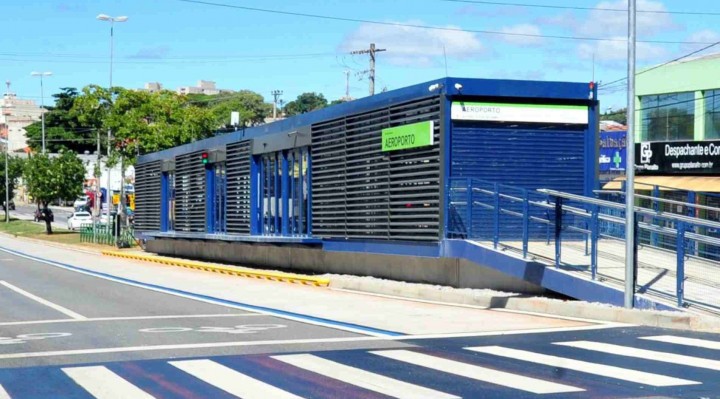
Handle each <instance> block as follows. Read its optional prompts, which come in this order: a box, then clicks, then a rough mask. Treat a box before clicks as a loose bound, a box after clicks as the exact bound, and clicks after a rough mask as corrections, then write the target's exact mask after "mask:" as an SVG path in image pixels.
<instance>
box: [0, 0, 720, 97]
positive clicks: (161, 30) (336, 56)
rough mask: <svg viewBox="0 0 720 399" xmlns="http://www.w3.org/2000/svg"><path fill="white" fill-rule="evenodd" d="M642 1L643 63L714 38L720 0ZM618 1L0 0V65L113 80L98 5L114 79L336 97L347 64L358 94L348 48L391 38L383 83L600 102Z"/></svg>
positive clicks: (613, 68)
mask: <svg viewBox="0 0 720 399" xmlns="http://www.w3.org/2000/svg"><path fill="white" fill-rule="evenodd" d="M489 3H490V4H489ZM519 3H520V4H521V5H517V4H519ZM637 4H638V11H640V12H639V13H638V17H637V18H638V40H639V41H640V42H639V43H638V46H637V49H638V55H637V63H638V67H639V68H642V67H647V66H652V65H657V64H661V63H663V62H667V61H669V60H672V59H675V58H678V57H681V56H684V55H687V54H689V53H691V52H695V51H697V50H699V49H701V48H703V47H706V46H708V45H709V44H711V43H714V42H718V41H720V4H718V3H717V2H716V1H711V0H692V1H679V0H637ZM530 5H535V6H538V7H531V6H530ZM563 7H571V8H563ZM626 7H627V0H616V1H612V0H611V1H600V2H598V1H590V0H507V1H504V0H496V1H482V2H479V1H473V0H467V1H448V0H295V1H280V0H277V1H274V2H268V1H266V0H201V1H194V0H151V1H148V0H2V7H0V16H1V17H0V18H2V21H3V22H2V28H3V35H0V78H4V79H5V80H6V81H10V82H11V84H12V85H11V90H12V91H13V92H15V93H17V95H18V96H19V97H22V98H30V99H34V100H36V101H38V102H40V97H41V89H40V82H39V78H37V77H32V76H31V72H33V71H37V72H52V73H53V75H52V76H50V77H45V78H44V79H43V84H44V89H43V90H42V93H44V97H45V103H46V104H47V103H52V100H51V99H50V95H51V94H53V93H57V92H59V90H60V88H61V87H75V88H78V89H80V88H82V87H84V86H86V85H89V84H97V85H101V86H108V85H109V84H110V69H111V63H110V42H111V40H110V27H111V26H110V25H111V24H110V23H109V22H103V21H99V20H97V19H96V16H97V15H98V14H107V15H111V16H127V17H128V20H127V22H123V23H115V24H114V37H113V43H114V59H113V62H112V83H113V84H114V85H116V86H123V87H126V88H142V87H143V86H144V84H145V83H147V82H160V83H161V84H162V85H163V87H164V88H167V89H172V90H175V89H177V88H178V87H180V86H193V85H195V84H196V83H197V81H198V80H201V79H202V80H210V81H215V82H216V84H217V87H218V88H221V89H232V90H241V89H249V90H253V91H256V92H258V93H260V94H262V95H263V96H264V98H265V100H266V101H268V102H270V101H271V100H272V95H271V92H272V91H273V90H282V91H283V95H282V96H281V99H282V100H284V102H288V101H291V100H293V99H295V97H297V95H298V94H300V93H303V92H311V91H314V92H320V93H323V94H324V95H325V97H326V98H328V99H329V100H334V99H338V98H340V97H342V96H344V95H345V83H346V81H345V77H346V74H345V72H346V71H349V72H350V95H351V96H352V97H354V98H360V97H364V96H367V95H368V80H367V75H366V74H364V73H363V71H366V70H367V69H368V67H369V65H368V64H369V58H368V56H367V55H353V54H351V52H352V51H353V50H362V49H367V48H368V47H369V44H370V43H376V46H377V47H378V48H382V49H386V50H387V51H385V52H381V53H378V54H377V66H376V71H377V81H376V82H377V83H376V90H377V91H380V90H382V89H383V88H387V89H388V90H392V89H396V88H400V87H404V86H408V85H412V84H416V83H422V82H425V81H428V80H432V79H436V78H440V77H443V76H448V75H449V76H455V77H468V78H499V79H529V80H545V81H574V82H590V81H593V80H594V81H596V82H599V84H600V86H599V87H600V88H601V91H600V95H599V99H600V101H601V107H602V109H603V110H607V109H609V108H613V109H617V108H619V107H624V106H625V104H626V103H627V100H626V96H627V94H626V92H625V85H624V81H620V82H619V83H613V84H610V85H608V86H605V87H603V83H606V84H607V83H611V82H614V81H617V80H618V79H622V78H623V77H625V76H627V75H626V74H627V44H626V42H625V40H626V37H627V13H626V12H622V11H616V10H617V9H624V8H626ZM262 10H265V11H262ZM643 11H644V12H643ZM647 11H651V12H647ZM313 16H323V17H326V18H317V17H313ZM372 22H378V23H372ZM410 25H412V26H410ZM416 26H426V27H435V28H439V29H423V28H417V27H416ZM560 37H564V38H560ZM567 38H573V39H567ZM590 39H592V40H590ZM597 39H600V40H597ZM668 42H672V43H668ZM704 52H720V45H718V46H715V47H712V48H710V49H708V50H705V51H704ZM700 54H702V53H700ZM3 92H4V88H3Z"/></svg>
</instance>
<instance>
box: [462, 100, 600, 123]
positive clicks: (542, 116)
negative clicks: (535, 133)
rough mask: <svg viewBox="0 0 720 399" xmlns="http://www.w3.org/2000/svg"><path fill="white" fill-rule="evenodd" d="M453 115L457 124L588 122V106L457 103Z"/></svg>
mask: <svg viewBox="0 0 720 399" xmlns="http://www.w3.org/2000/svg"><path fill="white" fill-rule="evenodd" d="M451 115H452V119H453V120H458V121H498V122H529V123H568V124H587V123H588V107H587V106H584V105H551V104H518V103H489V102H470V101H454V102H453V103H452V109H451Z"/></svg>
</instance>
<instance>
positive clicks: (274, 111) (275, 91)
mask: <svg viewBox="0 0 720 399" xmlns="http://www.w3.org/2000/svg"><path fill="white" fill-rule="evenodd" d="M270 94H272V95H273V98H274V100H273V120H275V119H277V104H278V98H279V97H280V96H282V94H283V92H282V90H273V91H272V92H271V93H270Z"/></svg>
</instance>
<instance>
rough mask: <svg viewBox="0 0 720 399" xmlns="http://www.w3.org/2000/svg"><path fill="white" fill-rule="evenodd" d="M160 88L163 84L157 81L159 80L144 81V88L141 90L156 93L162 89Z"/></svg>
mask: <svg viewBox="0 0 720 399" xmlns="http://www.w3.org/2000/svg"><path fill="white" fill-rule="evenodd" d="M162 89H163V86H162V84H161V83H159V82H148V83H145V88H143V89H142V90H143V91H147V92H150V93H157V92H159V91H162Z"/></svg>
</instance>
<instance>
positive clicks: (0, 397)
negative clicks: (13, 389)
mask: <svg viewBox="0 0 720 399" xmlns="http://www.w3.org/2000/svg"><path fill="white" fill-rule="evenodd" d="M0 399H11V398H10V394H9V393H7V391H6V390H5V388H3V386H2V385H0Z"/></svg>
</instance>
